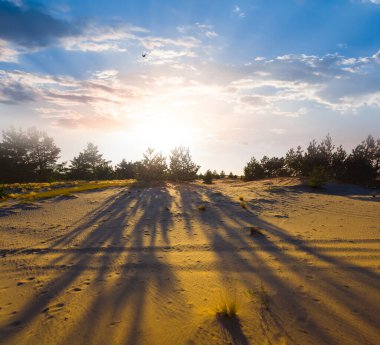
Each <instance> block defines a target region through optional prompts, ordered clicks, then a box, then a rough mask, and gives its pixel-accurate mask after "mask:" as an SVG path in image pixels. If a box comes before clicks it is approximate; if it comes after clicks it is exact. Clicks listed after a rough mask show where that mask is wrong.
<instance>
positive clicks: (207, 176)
mask: <svg viewBox="0 0 380 345" xmlns="http://www.w3.org/2000/svg"><path fill="white" fill-rule="evenodd" d="M203 183H206V184H212V172H211V170H207V171H206V173H205V174H204V176H203Z"/></svg>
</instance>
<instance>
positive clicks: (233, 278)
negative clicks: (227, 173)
mask: <svg viewBox="0 0 380 345" xmlns="http://www.w3.org/2000/svg"><path fill="white" fill-rule="evenodd" d="M239 199H243V200H239ZM379 199H380V197H377V198H373V197H372V196H371V193H370V191H368V190H366V189H363V188H361V187H355V186H348V185H334V184H331V185H328V186H327V187H326V188H325V190H324V191H321V192H313V191H311V190H309V189H308V188H307V187H304V186H302V185H301V184H300V182H299V181H298V180H296V179H275V180H266V181H259V182H250V183H245V182H241V181H229V180H226V181H223V182H221V181H218V182H217V183H215V184H213V185H211V186H205V185H202V184H200V183H194V184H182V185H179V184H167V185H166V187H155V188H146V189H140V190H138V189H132V190H128V189H127V188H116V189H108V190H104V191H96V192H88V193H82V194H78V197H77V198H72V199H71V198H57V199H55V200H46V201H42V202H39V203H34V204H31V205H24V206H22V207H17V206H15V205H13V206H8V207H1V208H0V216H1V217H0V343H1V344H17V345H21V344H28V345H33V344H36V345H37V344H38V345H42V344H49V345H50V344H70V345H74V344H102V345H103V344H128V345H130V344H242V345H245V344H355V345H356V344H378V342H379V339H380V317H379V315H380V203H379ZM242 203H243V204H244V206H245V207H246V208H243V207H242V206H241V204H242ZM201 205H204V206H205V209H204V210H202V208H200V209H199V206H201ZM251 227H255V229H258V230H259V231H260V232H261V235H260V234H259V233H257V232H254V233H253V236H251V235H250V233H251ZM226 301H227V303H233V304H236V306H237V313H238V315H237V317H236V318H232V319H228V318H226V317H223V316H217V309H218V308H220V306H221V305H223V303H225V302H226Z"/></svg>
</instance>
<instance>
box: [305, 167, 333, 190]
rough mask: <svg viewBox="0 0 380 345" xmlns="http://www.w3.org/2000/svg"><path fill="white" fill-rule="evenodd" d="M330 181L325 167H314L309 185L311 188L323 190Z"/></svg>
mask: <svg viewBox="0 0 380 345" xmlns="http://www.w3.org/2000/svg"><path fill="white" fill-rule="evenodd" d="M327 181H328V174H327V171H326V169H325V168H324V167H323V166H317V167H314V168H313V169H312V170H311V172H310V174H309V178H308V185H309V186H310V187H311V188H321V187H322V185H323V184H324V183H326V182H327Z"/></svg>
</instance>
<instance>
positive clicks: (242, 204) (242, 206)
mask: <svg viewBox="0 0 380 345" xmlns="http://www.w3.org/2000/svg"><path fill="white" fill-rule="evenodd" d="M240 207H241V208H244V209H246V208H247V204H246V203H245V202H244V201H241V202H240Z"/></svg>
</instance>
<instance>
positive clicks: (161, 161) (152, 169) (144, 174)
mask: <svg viewBox="0 0 380 345" xmlns="http://www.w3.org/2000/svg"><path fill="white" fill-rule="evenodd" d="M167 170H168V167H167V164H166V157H165V156H163V155H162V153H161V152H155V151H154V149H153V148H150V147H149V148H148V149H147V150H146V151H145V153H144V154H143V159H142V161H141V165H140V168H139V172H138V177H139V178H140V179H142V180H145V181H161V180H164V179H165V177H166V176H167Z"/></svg>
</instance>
